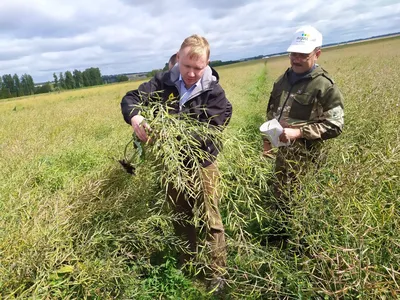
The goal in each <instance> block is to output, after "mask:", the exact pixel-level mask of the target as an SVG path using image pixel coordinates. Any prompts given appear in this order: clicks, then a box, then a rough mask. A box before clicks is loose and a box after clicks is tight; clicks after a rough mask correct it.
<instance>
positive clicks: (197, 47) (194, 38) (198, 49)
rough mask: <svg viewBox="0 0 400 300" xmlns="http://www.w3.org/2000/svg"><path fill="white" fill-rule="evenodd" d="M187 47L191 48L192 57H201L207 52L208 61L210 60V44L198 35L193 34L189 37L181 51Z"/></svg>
mask: <svg viewBox="0 0 400 300" xmlns="http://www.w3.org/2000/svg"><path fill="white" fill-rule="evenodd" d="M186 47H190V51H189V56H190V57H199V56H201V55H203V53H204V51H206V54H207V59H209V58H210V44H209V43H208V41H207V40H206V38H205V37H202V36H200V35H198V34H193V35H191V36H189V37H187V38H186V39H185V40H184V41H183V43H182V45H181V48H180V50H182V49H183V48H186Z"/></svg>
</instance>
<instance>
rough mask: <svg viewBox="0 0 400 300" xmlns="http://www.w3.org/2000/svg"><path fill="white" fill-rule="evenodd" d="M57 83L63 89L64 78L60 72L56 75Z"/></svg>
mask: <svg viewBox="0 0 400 300" xmlns="http://www.w3.org/2000/svg"><path fill="white" fill-rule="evenodd" d="M58 83H59V86H60V89H63V90H65V79H64V74H63V73H62V72H60V75H58Z"/></svg>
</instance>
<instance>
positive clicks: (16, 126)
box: [0, 37, 400, 299]
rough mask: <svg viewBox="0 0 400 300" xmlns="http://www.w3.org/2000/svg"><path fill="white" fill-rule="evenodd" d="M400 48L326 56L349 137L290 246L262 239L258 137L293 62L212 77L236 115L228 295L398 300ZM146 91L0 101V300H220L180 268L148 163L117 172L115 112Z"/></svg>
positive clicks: (226, 183) (369, 46)
mask: <svg viewBox="0 0 400 300" xmlns="http://www.w3.org/2000/svg"><path fill="white" fill-rule="evenodd" d="M399 48H400V38H398V37H397V38H388V39H383V40H377V41H371V42H366V43H358V44H353V45H346V46H341V47H337V48H330V49H326V50H323V52H322V55H321V57H320V59H319V63H320V64H321V65H322V66H323V67H324V68H325V69H326V70H328V71H329V73H330V74H332V76H333V78H334V79H335V82H336V83H337V84H338V86H339V87H340V89H341V91H342V93H343V95H344V98H345V128H344V131H343V134H342V135H341V136H340V137H339V138H337V139H333V140H330V141H328V142H327V143H326V144H325V148H326V150H327V151H328V153H329V156H328V159H327V161H326V163H325V164H324V165H323V166H322V167H321V169H319V170H318V171H315V172H314V173H312V174H308V175H307V176H306V177H305V178H302V185H301V186H302V188H301V190H300V191H299V192H298V193H296V194H294V195H292V199H291V212H292V216H291V218H290V221H289V223H288V224H287V226H288V230H289V232H290V234H291V237H290V239H289V243H288V244H287V245H286V246H285V247H281V245H280V244H269V243H268V242H267V243H265V237H267V236H268V235H269V234H270V233H271V232H272V231H273V230H275V229H276V226H279V224H280V220H281V218H282V216H281V215H279V214H277V213H276V211H272V210H270V209H269V208H268V203H271V201H273V199H272V196H271V192H270V187H269V182H270V179H271V178H273V176H274V174H273V161H271V160H269V159H266V158H261V156H260V152H261V146H262V142H261V138H260V135H259V132H258V127H259V125H260V124H261V123H262V122H263V121H264V118H265V110H266V106H267V102H268V97H269V92H270V90H271V87H272V84H273V81H274V80H275V79H276V78H277V76H279V75H280V74H281V73H282V72H283V71H284V70H285V69H286V68H287V67H288V64H289V60H288V58H287V57H279V58H274V59H268V60H258V61H251V62H243V63H240V64H234V65H229V66H226V67H221V68H218V69H217V71H218V72H219V74H220V77H221V85H222V86H223V87H224V88H225V91H226V94H227V97H228V99H230V101H231V102H232V104H233V109H234V112H233V117H232V121H231V123H230V124H229V126H228V128H227V129H226V130H225V132H224V135H223V141H224V150H223V152H222V153H221V155H220V156H219V159H218V161H219V165H220V169H221V171H222V174H223V180H222V183H221V190H222V194H223V201H222V204H221V212H222V215H223V221H224V223H225V226H226V235H227V243H228V256H229V257H228V265H229V268H228V272H229V278H228V283H229V296H230V298H231V299H257V298H265V299H276V298H278V297H281V299H284V298H288V299H289V298H298V299H303V298H305V299H308V298H317V299H318V298H320V299H329V298H349V299H352V298H357V297H359V298H360V299H384V298H385V299H395V298H397V297H399V295H400V213H399V207H400V184H399V183H400V178H399V176H400V130H399V127H400V84H399V82H400V72H399V68H398V66H399V65H400V54H399V51H398V49H399ZM137 85H138V83H137V82H128V83H124V84H115V85H107V86H102V87H95V88H88V89H81V90H74V91H66V92H61V93H53V94H48V95H40V96H31V97H24V98H17V99H13V100H10V101H2V102H0V116H1V118H0V152H1V156H0V166H1V168H0V182H1V184H0V298H4V299H14V298H18V299H23V298H27V299H28V298H29V299H32V298H36V299H53V298H58V299H84V298H87V299H115V298H120V299H212V296H211V295H209V294H207V292H206V291H205V288H204V287H205V283H204V280H202V279H201V278H199V276H196V275H195V272H196V270H197V268H201V267H202V266H204V264H206V262H203V261H202V260H201V259H199V264H198V266H194V269H193V270H191V271H187V270H186V271H185V272H182V271H181V270H179V269H177V268H176V250H177V249H176V245H177V244H179V241H178V240H177V238H176V237H175V235H174V233H173V230H172V226H171V219H172V218H173V216H171V215H170V213H169V210H168V209H165V207H164V205H163V201H164V198H165V195H164V192H163V190H162V188H161V185H160V182H159V180H158V179H159V178H158V176H157V172H156V170H155V168H154V166H153V165H152V161H151V159H148V160H147V161H145V162H144V163H143V164H142V165H140V166H139V167H138V169H137V170H136V171H137V172H136V175H135V176H131V175H129V174H127V173H125V172H124V171H123V170H122V168H121V166H120V165H119V164H118V162H116V159H120V158H122V156H123V152H124V147H125V145H126V143H127V142H128V141H129V140H130V138H131V129H130V128H129V126H128V125H127V124H125V123H124V122H123V119H122V116H121V113H120V107H119V103H120V100H121V98H122V97H123V95H124V94H125V93H126V92H127V91H128V90H131V89H134V88H136V87H137ZM150 152H151V151H150ZM149 157H151V156H149ZM263 241H264V242H263Z"/></svg>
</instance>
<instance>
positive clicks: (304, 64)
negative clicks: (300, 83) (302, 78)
mask: <svg viewBox="0 0 400 300" xmlns="http://www.w3.org/2000/svg"><path fill="white" fill-rule="evenodd" d="M320 54H321V50H320V49H319V50H314V51H313V52H311V53H308V54H303V53H297V52H291V53H290V54H289V59H290V64H291V66H292V70H293V71H294V72H295V73H299V74H300V73H304V72H307V71H309V70H310V69H311V68H312V67H313V65H314V64H315V63H316V62H317V60H318V57H319V56H320Z"/></svg>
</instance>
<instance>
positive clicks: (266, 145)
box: [262, 140, 273, 158]
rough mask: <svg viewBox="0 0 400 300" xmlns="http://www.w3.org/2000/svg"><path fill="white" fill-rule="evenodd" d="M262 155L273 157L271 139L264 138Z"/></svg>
mask: <svg viewBox="0 0 400 300" xmlns="http://www.w3.org/2000/svg"><path fill="white" fill-rule="evenodd" d="M262 155H263V156H264V157H269V158H273V154H272V147H271V143H270V142H269V141H267V140H264V142H263V152H262Z"/></svg>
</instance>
